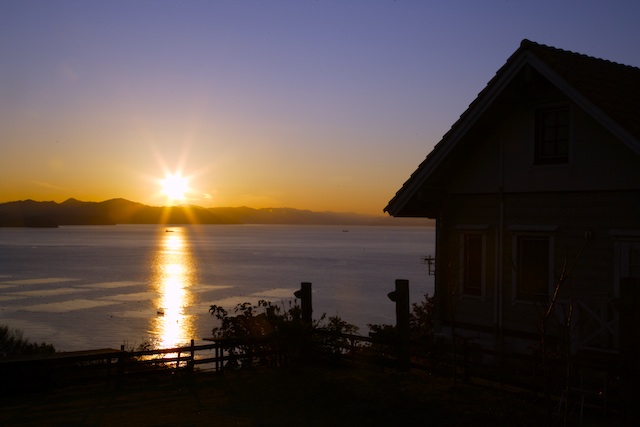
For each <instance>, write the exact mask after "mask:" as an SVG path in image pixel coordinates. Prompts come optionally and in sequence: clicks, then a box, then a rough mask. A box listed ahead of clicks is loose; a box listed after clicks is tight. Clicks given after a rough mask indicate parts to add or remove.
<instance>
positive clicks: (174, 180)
mask: <svg viewBox="0 0 640 427" xmlns="http://www.w3.org/2000/svg"><path fill="white" fill-rule="evenodd" d="M160 185H161V186H162V192H163V193H164V194H165V196H167V198H168V199H169V201H174V200H178V201H182V200H185V199H186V193H187V192H188V191H189V180H188V179H187V178H185V177H184V176H182V175H180V174H179V173H174V174H167V175H166V176H165V178H164V179H163V180H161V181H160Z"/></svg>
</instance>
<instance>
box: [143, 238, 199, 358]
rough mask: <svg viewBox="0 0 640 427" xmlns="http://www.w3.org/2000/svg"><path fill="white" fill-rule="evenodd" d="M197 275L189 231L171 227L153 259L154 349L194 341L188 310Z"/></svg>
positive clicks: (193, 329) (191, 301) (192, 322)
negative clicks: (155, 309)
mask: <svg viewBox="0 0 640 427" xmlns="http://www.w3.org/2000/svg"><path fill="white" fill-rule="evenodd" d="M195 273H196V272H195V262H194V261H193V259H192V255H191V251H190V250H189V242H188V235H187V231H186V229H185V228H181V227H172V228H168V229H166V230H165V231H163V232H162V234H161V235H160V236H159V238H158V249H157V252H156V255H155V259H154V279H153V286H154V289H155V291H156V292H157V293H158V298H157V300H156V302H157V315H156V316H155V317H154V319H153V322H152V330H151V335H152V337H153V338H152V339H153V340H154V342H153V343H152V344H153V345H154V347H156V348H170V347H175V346H177V345H183V344H187V343H188V342H189V341H190V340H191V338H194V335H195V326H194V321H193V318H192V316H190V315H189V314H187V309H188V308H189V306H190V305H191V304H192V303H193V294H192V293H191V290H190V286H191V285H192V284H194V281H195Z"/></svg>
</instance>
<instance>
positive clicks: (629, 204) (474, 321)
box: [436, 190, 640, 337]
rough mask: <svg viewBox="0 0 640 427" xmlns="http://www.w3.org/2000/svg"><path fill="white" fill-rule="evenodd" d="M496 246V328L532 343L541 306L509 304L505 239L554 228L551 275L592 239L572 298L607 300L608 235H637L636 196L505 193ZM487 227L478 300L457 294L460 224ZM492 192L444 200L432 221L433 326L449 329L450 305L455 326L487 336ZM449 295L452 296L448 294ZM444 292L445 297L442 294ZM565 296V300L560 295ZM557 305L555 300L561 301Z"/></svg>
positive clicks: (639, 212) (639, 211)
mask: <svg viewBox="0 0 640 427" xmlns="http://www.w3.org/2000/svg"><path fill="white" fill-rule="evenodd" d="M503 200H504V223H503V242H502V243H503V246H502V268H503V269H502V278H503V282H502V284H503V286H502V289H503V304H502V307H503V314H502V316H503V325H504V329H505V330H506V331H507V332H509V331H510V332H513V333H517V334H521V333H528V334H531V336H532V337H535V336H536V334H537V333H538V326H539V323H540V320H541V313H542V310H544V308H545V307H544V305H543V304H534V303H530V302H518V301H515V300H514V298H513V295H512V273H513V264H512V253H513V252H512V238H513V234H512V233H511V232H510V231H509V230H510V228H513V227H518V226H548V227H554V228H555V229H556V231H555V232H554V234H553V236H554V258H555V259H554V265H553V270H554V274H555V275H556V277H559V275H560V274H561V272H562V268H563V265H564V264H565V262H567V263H571V262H573V261H574V260H575V259H576V257H577V256H578V253H579V252H580V249H581V247H582V246H583V244H584V242H585V236H586V233H587V232H589V233H590V236H591V239H590V240H589V241H588V242H587V243H586V246H585V248H584V251H583V252H582V254H581V256H580V258H579V259H578V261H577V264H576V268H575V270H574V271H573V273H572V274H571V276H570V279H569V281H568V283H570V285H571V287H572V290H573V292H574V298H575V299H580V298H582V299H611V298H613V297H614V275H613V271H614V262H615V259H614V256H615V250H614V245H615V240H614V239H613V238H612V235H611V231H612V230H613V229H629V230H640V190H638V191H614V192H569V193H567V192H562V193H506V194H504V198H503ZM474 224H475V225H481V226H482V227H484V226H488V228H486V233H487V234H486V235H487V240H486V242H487V254H486V255H487V257H486V263H487V265H486V293H485V298H484V299H481V298H478V297H464V296H461V295H460V293H459V283H460V280H461V278H460V262H461V261H460V249H461V248H460V234H461V233H462V232H463V230H461V229H460V226H461V225H474ZM499 231H500V197H499V195H498V194H456V195H451V196H449V198H448V199H447V201H446V203H445V205H444V208H443V210H442V216H441V218H440V219H439V221H438V233H439V237H438V238H439V241H438V244H439V245H440V246H439V248H438V270H437V277H436V281H437V282H436V283H437V285H436V286H437V288H438V295H437V296H438V299H439V300H438V303H439V306H440V320H441V321H442V322H443V323H444V324H448V323H449V322H450V320H451V312H450V308H451V307H452V305H451V303H452V302H453V308H454V320H455V321H456V323H460V324H466V325H468V326H473V328H471V329H474V328H475V329H477V330H482V331H484V332H487V333H490V332H491V331H492V330H493V328H494V327H495V283H496V281H497V271H496V266H497V265H498V264H497V262H496V253H497V243H498V240H497V239H498V236H499V235H500V233H499ZM454 288H455V289H456V294H454V295H453V296H452V291H453V289H454ZM445 289H447V292H444V291H443V290H445ZM563 296H564V295H563ZM561 302H562V301H561Z"/></svg>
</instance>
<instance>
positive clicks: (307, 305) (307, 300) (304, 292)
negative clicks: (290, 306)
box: [293, 282, 313, 326]
mask: <svg viewBox="0 0 640 427" xmlns="http://www.w3.org/2000/svg"><path fill="white" fill-rule="evenodd" d="M300 286H301V287H300V289H299V290H297V291H295V292H294V293H293V294H294V295H295V296H296V298H299V299H300V307H301V308H302V321H303V322H304V323H306V324H307V325H309V326H310V325H311V322H312V319H313V316H312V313H313V306H312V304H311V283H310V282H302V283H301V284H300Z"/></svg>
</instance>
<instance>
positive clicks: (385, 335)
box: [368, 293, 435, 355]
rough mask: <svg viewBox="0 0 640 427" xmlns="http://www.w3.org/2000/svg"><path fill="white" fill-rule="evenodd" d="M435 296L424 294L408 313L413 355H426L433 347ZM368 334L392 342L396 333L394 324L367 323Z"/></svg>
mask: <svg viewBox="0 0 640 427" xmlns="http://www.w3.org/2000/svg"><path fill="white" fill-rule="evenodd" d="M434 305H435V297H433V296H429V294H428V293H427V294H425V295H424V300H423V301H421V302H419V303H413V304H412V305H411V312H410V313H409V341H410V342H411V353H412V354H413V355H427V354H429V353H430V352H431V351H432V350H433V348H434V345H433V344H434V334H433V319H434V311H433V310H434ZM368 326H369V330H370V335H371V336H373V337H375V338H378V339H379V340H380V341H383V342H385V341H386V342H393V341H394V340H395V339H396V337H397V334H398V330H397V327H396V326H395V325H388V324H380V325H375V324H369V325H368Z"/></svg>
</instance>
